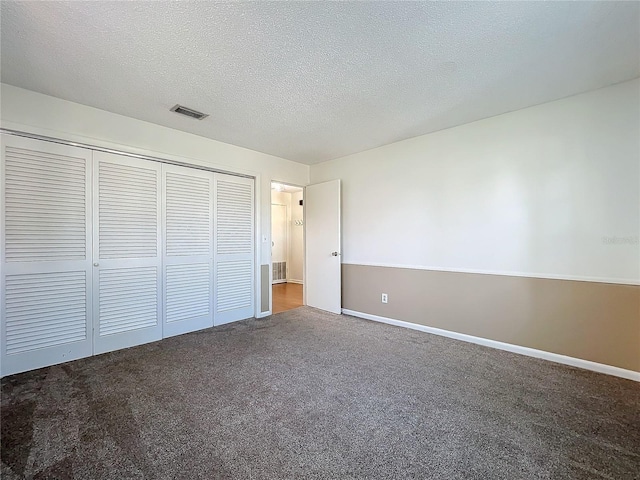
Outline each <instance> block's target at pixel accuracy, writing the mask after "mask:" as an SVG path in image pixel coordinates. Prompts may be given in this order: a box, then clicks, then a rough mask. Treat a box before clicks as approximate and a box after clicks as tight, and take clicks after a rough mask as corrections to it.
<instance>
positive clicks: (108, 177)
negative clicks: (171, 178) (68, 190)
mask: <svg viewBox="0 0 640 480" xmlns="http://www.w3.org/2000/svg"><path fill="white" fill-rule="evenodd" d="M98 170H99V182H98V191H99V193H98V203H99V212H98V213H99V219H100V225H99V229H100V230H99V232H100V234H99V241H100V243H99V252H100V259H106V258H119V259H122V258H140V257H157V256H158V250H157V245H158V209H159V207H160V206H159V204H158V187H159V185H158V178H157V177H158V173H157V170H156V169H150V168H144V167H135V166H130V165H126V164H123V163H114V162H111V161H108V160H103V161H99V164H98ZM109 219H112V220H113V221H109Z"/></svg>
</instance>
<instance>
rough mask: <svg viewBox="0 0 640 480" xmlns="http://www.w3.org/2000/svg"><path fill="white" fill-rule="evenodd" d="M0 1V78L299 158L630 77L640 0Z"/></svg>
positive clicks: (637, 51)
mask: <svg viewBox="0 0 640 480" xmlns="http://www.w3.org/2000/svg"><path fill="white" fill-rule="evenodd" d="M1 9H2V10H1V15H2V19H1V22H2V23H1V28H2V31H1V35H2V36H1V43H0V53H1V55H2V76H1V78H2V81H3V82H5V83H9V84H11V85H16V86H18V87H23V88H26V89H29V90H35V91H37V92H42V93H45V94H48V95H53V96H56V97H60V98H63V99H66V100H71V101H74V102H78V103H82V104H85V105H90V106H93V107H97V108H101V109H104V110H108V111H111V112H115V113H119V114H122V115H127V116H130V117H134V118H138V119H141V120H146V121H149V122H153V123H156V124H160V125H165V126H167V127H173V128H176V129H179V130H184V131H187V132H191V133H195V134H198V135H202V136H205V137H209V138H212V139H215V140H220V141H223V142H227V143H231V144H235V145H240V146H243V147H247V148H251V149H254V150H258V151H261V152H267V153H270V154H273V155H278V156H280V157H284V158H287V159H290V160H295V161H298V162H303V163H307V164H313V163H317V162H320V161H324V160H328V159H332V158H336V157H340V156H343V155H346V154H350V153H354V152H359V151H362V150H366V149H369V148H373V147H376V146H380V145H384V144H387V143H391V142H395V141H398V140H402V139H405V138H409V137H413V136H417V135H421V134H424V133H428V132H432V131H436V130H440V129H443V128H447V127H451V126H454V125H460V124H463V123H467V122H470V121H473V120H477V119H480V118H486V117H490V116H493V115H497V114H500V113H504V112H508V111H512V110H517V109H519V108H523V107H527V106H530V105H535V104H539V103H543V102H546V101H550V100H555V99H558V98H562V97H566V96H569V95H572V94H575V93H580V92H584V91H587V90H591V89H595V88H598V87H602V86H606V85H610V84H613V83H617V82H620V81H624V80H628V79H631V78H635V77H637V76H639V75H640V3H639V2H625V3H617V2H549V3H544V2H470V3H462V2H437V3H427V2H425V3H416V2H398V3H395V2H353V3H343V2H318V3H315V2H314V3H311V2H300V3H293V2H252V3H213V2H160V3H158V2H149V3H147V2H71V3H58V2H16V3H14V2H9V1H3V2H2V4H1ZM176 103H180V104H183V105H185V106H188V107H191V108H194V109H196V110H200V111H203V112H205V113H208V114H210V116H209V117H208V118H206V119H205V120H202V121H196V120H192V119H190V118H183V117H180V116H178V115H177V114H175V113H172V112H170V111H169V108H171V107H172V106H173V105H175V104H176Z"/></svg>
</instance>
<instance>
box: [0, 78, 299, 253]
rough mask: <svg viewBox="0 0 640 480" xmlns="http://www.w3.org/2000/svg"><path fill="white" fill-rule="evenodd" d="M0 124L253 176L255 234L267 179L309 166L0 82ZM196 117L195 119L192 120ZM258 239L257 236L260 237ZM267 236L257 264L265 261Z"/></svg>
mask: <svg viewBox="0 0 640 480" xmlns="http://www.w3.org/2000/svg"><path fill="white" fill-rule="evenodd" d="M0 94H1V96H0V100H1V110H0V125H1V126H2V127H3V128H9V129H14V130H20V131H25V132H30V133H35V134H39V135H46V136H51V137H58V138H62V139H65V140H70V141H76V142H81V143H87V144H91V145H96V146H100V147H106V148H114V149H118V150H122V151H126V152H131V153H137V154H144V155H152V156H156V157H160V158H164V159H168V160H176V161H181V162H186V163H189V164H192V165H200V166H207V167H211V168H216V169H219V170H224V171H227V172H232V173H241V174H248V175H252V176H256V178H257V180H258V183H259V193H260V202H259V207H260V223H259V225H258V226H257V227H258V229H259V233H260V235H267V237H269V236H270V232H271V226H270V215H271V212H270V210H271V208H270V205H271V180H278V181H283V182H290V183H293V184H296V185H306V184H307V183H308V180H309V167H308V166H306V165H302V164H299V163H296V162H291V161H289V160H285V159H282V158H279V157H274V156H272V155H267V154H264V153H260V152H256V151H253V150H248V149H246V148H242V147H237V146H235V145H230V144H228V143H222V142H218V141H215V140H210V139H208V138H204V137H200V136H197V135H193V134H190V133H185V132H182V131H179V130H174V129H171V128H167V127H162V126H160V125H155V124H153V123H148V122H144V121H141V120H136V119H133V118H129V117H124V116H122V115H116V114H114V113H110V112H106V111H104V110H99V109H96V108H92V107H87V106H85V105H80V104H78V103H73V102H68V101H66V100H61V99H59V98H55V97H51V96H48V95H42V94H40V93H36V92H32V91H29V90H24V89H21V88H17V87H13V86H11V85H6V84H2V85H1V90H0ZM194 121H196V120H194ZM261 238H262V237H261ZM270 245H271V243H270V241H269V238H267V241H266V242H262V245H261V248H260V252H259V253H260V258H259V263H268V262H269V259H270V255H271V251H270V250H271V249H270Z"/></svg>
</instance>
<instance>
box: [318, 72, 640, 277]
mask: <svg viewBox="0 0 640 480" xmlns="http://www.w3.org/2000/svg"><path fill="white" fill-rule="evenodd" d="M639 138H640V81H639V80H637V79H636V80H633V81H630V82H625V83H623V84H619V85H615V86H612V87H608V88H604V89H600V90H597V91H593V92H589V93H586V94H582V95H577V96H574V97H570V98H566V99H563V100H559V101H555V102H551V103H547V104H543V105H539V106H535V107H531V108H527V109H524V110H519V111H516V112H512V113H507V114H504V115H500V116H497V117H493V118H489V119H485V120H481V121H477V122H474V123H470V124H467V125H463V126H459V127H455V128H451V129H448V130H443V131H440V132H436V133H432V134H429V135H424V136H421V137H417V138H413V139H409V140H405V141H402V142H398V143H394V144H390V145H387V146H384V147H380V148H376V149H373V150H369V151H366V152H362V153H359V154H355V155H350V156H348V157H344V158H342V159H337V160H334V161H330V162H325V163H322V164H319V165H314V166H312V167H311V183H317V182H323V181H326V180H331V179H335V178H340V179H342V184H343V196H342V198H343V262H344V263H354V264H365V265H369V264H373V265H389V266H416V267H423V268H433V269H439V270H460V271H467V272H496V273H504V274H522V275H531V276H541V277H551V278H569V279H584V280H594V281H613V282H620V283H639V282H640V246H639V245H638V235H640V141H639Z"/></svg>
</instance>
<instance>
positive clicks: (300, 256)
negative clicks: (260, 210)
mask: <svg viewBox="0 0 640 480" xmlns="http://www.w3.org/2000/svg"><path fill="white" fill-rule="evenodd" d="M302 196H303V192H295V193H292V194H291V235H290V238H291V241H290V244H291V251H290V255H289V258H290V266H289V280H290V281H294V282H299V283H302V281H303V278H302V276H303V264H304V236H303V232H304V227H303V226H302V225H300V224H298V225H296V220H298V221H302V220H303V219H304V214H303V212H304V207H303V206H302V205H300V200H302Z"/></svg>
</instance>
